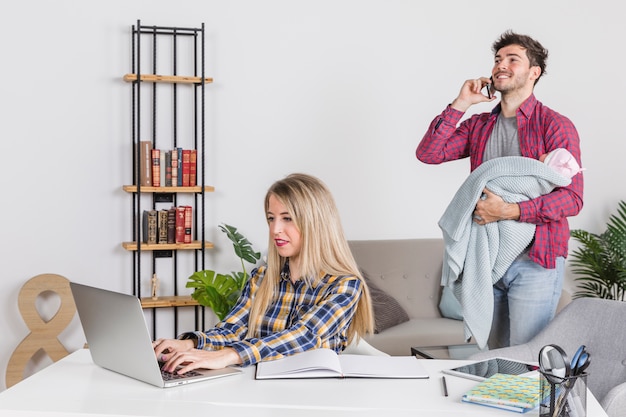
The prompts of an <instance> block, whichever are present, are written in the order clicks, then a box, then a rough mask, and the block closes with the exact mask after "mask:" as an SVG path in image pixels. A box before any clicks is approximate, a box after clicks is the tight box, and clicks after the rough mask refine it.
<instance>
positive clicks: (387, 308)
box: [361, 270, 409, 333]
mask: <svg viewBox="0 0 626 417" xmlns="http://www.w3.org/2000/svg"><path fill="white" fill-rule="evenodd" d="M361 275H363V278H364V279H365V282H366V283H367V286H368V288H369V290H370V297H371V298H372V309H373V310H374V333H380V332H382V331H383V330H385V329H388V328H390V327H392V326H395V325H398V324H400V323H404V322H406V321H409V315H408V314H407V312H406V310H405V309H404V308H402V306H401V305H400V303H398V301H397V300H396V299H395V298H393V297H392V296H390V295H389V294H387V293H386V292H385V291H383V290H381V289H380V288H379V287H378V286H377V285H376V284H374V282H372V280H371V279H370V278H369V277H368V276H367V272H365V271H363V270H361Z"/></svg>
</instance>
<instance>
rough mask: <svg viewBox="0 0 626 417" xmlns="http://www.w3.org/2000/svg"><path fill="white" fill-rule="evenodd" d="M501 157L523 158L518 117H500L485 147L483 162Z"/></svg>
mask: <svg viewBox="0 0 626 417" xmlns="http://www.w3.org/2000/svg"><path fill="white" fill-rule="evenodd" d="M501 156H522V151H521V150H520V147H519V138H518V136H517V117H515V116H513V117H503V116H502V114H500V115H499V116H498V119H497V120H496V125H495V126H494V128H493V131H492V132H491V136H489V139H488V140H487V145H486V146H485V154H484V155H483V162H485V161H488V160H490V159H493V158H499V157H501Z"/></svg>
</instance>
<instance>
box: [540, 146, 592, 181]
mask: <svg viewBox="0 0 626 417" xmlns="http://www.w3.org/2000/svg"><path fill="white" fill-rule="evenodd" d="M539 160H540V161H541V162H543V163H544V164H546V165H547V166H549V167H551V168H553V169H554V170H555V171H556V172H558V173H559V174H561V175H563V176H564V177H567V178H572V177H573V176H574V175H576V174H578V173H579V172H581V171H584V170H585V168H581V167H580V166H579V165H578V162H576V159H574V156H573V155H572V154H571V153H570V152H569V151H568V150H567V149H564V148H556V149H555V150H553V151H550V152H548V153H544V154H543V155H541V156H540V157H539Z"/></svg>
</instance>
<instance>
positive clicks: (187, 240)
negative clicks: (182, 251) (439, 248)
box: [184, 206, 193, 243]
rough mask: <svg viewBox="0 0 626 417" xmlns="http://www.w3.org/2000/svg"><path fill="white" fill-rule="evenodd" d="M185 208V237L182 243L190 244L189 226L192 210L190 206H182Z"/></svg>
mask: <svg viewBox="0 0 626 417" xmlns="http://www.w3.org/2000/svg"><path fill="white" fill-rule="evenodd" d="M184 207H185V237H184V242H185V243H191V240H192V239H191V238H192V236H191V225H192V217H191V216H192V214H193V209H192V208H191V206H184Z"/></svg>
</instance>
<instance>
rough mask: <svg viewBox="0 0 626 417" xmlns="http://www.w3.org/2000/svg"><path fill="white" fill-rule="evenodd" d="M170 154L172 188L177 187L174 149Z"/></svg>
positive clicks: (176, 164) (176, 154) (175, 153)
mask: <svg viewBox="0 0 626 417" xmlns="http://www.w3.org/2000/svg"><path fill="white" fill-rule="evenodd" d="M171 153H172V187H177V186H178V152H177V151H176V149H174V150H172V151H171Z"/></svg>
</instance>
